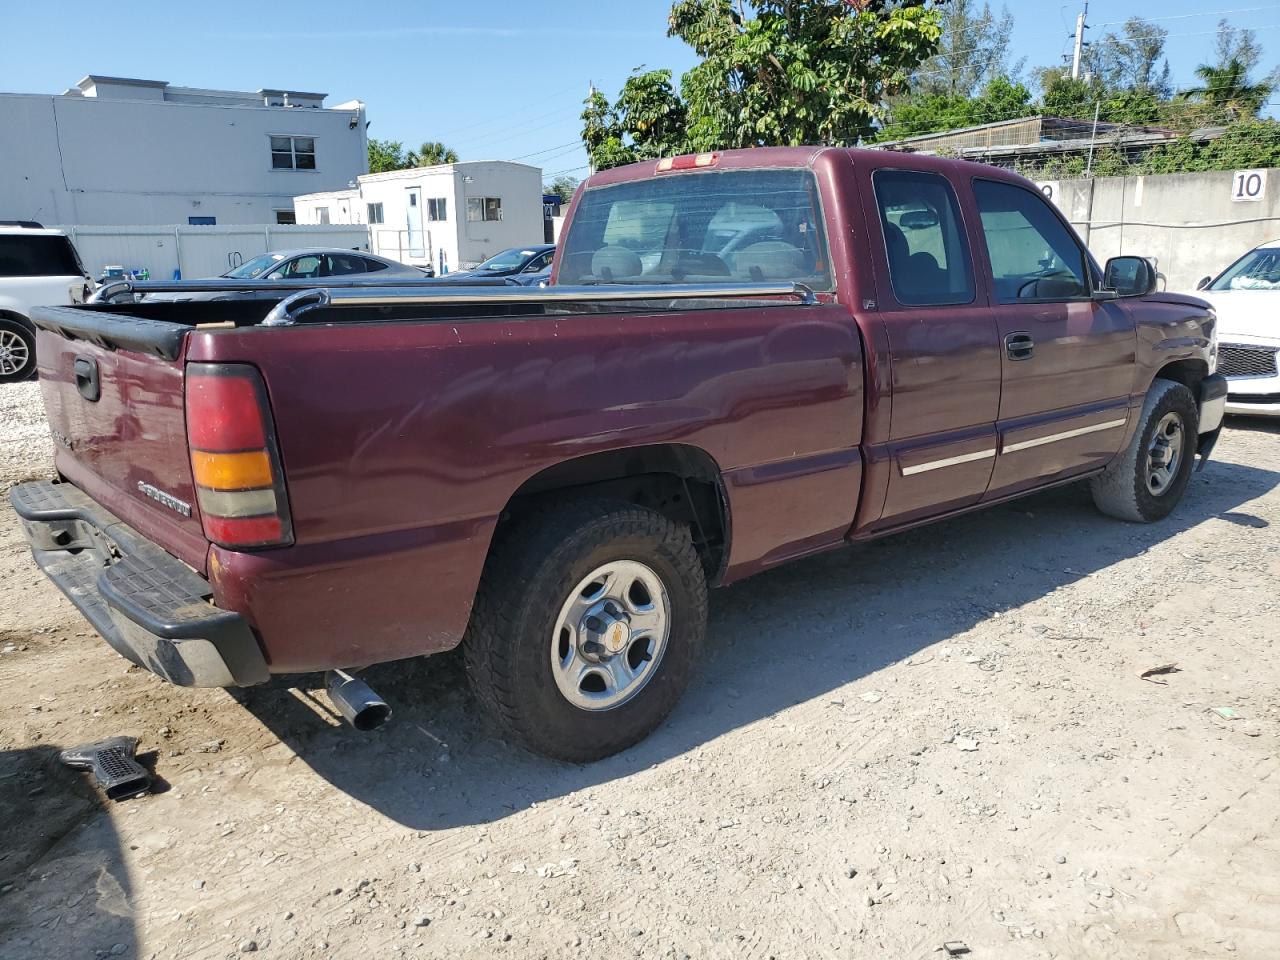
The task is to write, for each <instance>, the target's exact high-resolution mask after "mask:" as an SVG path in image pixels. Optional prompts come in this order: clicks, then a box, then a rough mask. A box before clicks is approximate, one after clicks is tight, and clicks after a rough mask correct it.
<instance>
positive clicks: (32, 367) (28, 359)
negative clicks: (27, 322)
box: [0, 318, 36, 383]
mask: <svg viewBox="0 0 1280 960" xmlns="http://www.w3.org/2000/svg"><path fill="white" fill-rule="evenodd" d="M35 372H36V338H35V334H33V333H32V332H31V331H30V330H28V329H27V328H26V327H24V326H23V325H22V324H21V323H19V322H18V321H16V320H8V319H4V318H0V383H17V382H18V381H19V380H26V379H28V378H29V377H30V376H31V375H32V374H33V373H35Z"/></svg>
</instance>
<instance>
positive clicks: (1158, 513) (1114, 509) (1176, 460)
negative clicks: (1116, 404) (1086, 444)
mask: <svg viewBox="0 0 1280 960" xmlns="http://www.w3.org/2000/svg"><path fill="white" fill-rule="evenodd" d="M1198 425H1199V411H1198V409H1197V407H1196V401H1195V397H1194V396H1192V393H1191V391H1190V390H1188V389H1187V388H1186V387H1185V386H1183V385H1182V384H1181V383H1175V382H1174V381H1172V380H1156V381H1155V382H1153V383H1152V384H1151V389H1150V390H1149V391H1147V399H1146V402H1145V403H1144V404H1143V405H1142V414H1141V419H1140V421H1139V423H1138V429H1137V430H1136V431H1135V432H1134V435H1133V439H1132V440H1131V441H1130V442H1129V445H1128V446H1127V447H1126V448H1125V449H1124V450H1122V451H1121V452H1120V454H1119V455H1118V456H1117V457H1116V459H1115V460H1113V461H1112V463H1111V465H1110V466H1109V467H1107V469H1106V470H1105V471H1104V472H1103V473H1101V474H1099V475H1098V476H1096V477H1094V478H1093V480H1092V481H1091V482H1090V489H1091V491H1092V493H1093V502H1094V503H1095V504H1096V505H1097V507H1098V509H1099V510H1101V511H1102V512H1103V513H1105V514H1107V515H1108V516H1112V517H1117V518H1118V519H1120V520H1129V521H1131V522H1133V523H1151V522H1153V521H1155V520H1162V519H1164V518H1165V517H1167V516H1168V515H1169V514H1170V513H1172V512H1173V508H1174V507H1176V506H1177V505H1178V502H1179V501H1180V500H1182V495H1183V494H1184V493H1185V492H1186V489H1187V484H1188V483H1189V482H1190V480H1191V468H1192V465H1193V464H1194V462H1195V456H1196V443H1197V440H1198V439H1199V435H1198V433H1197V428H1198Z"/></svg>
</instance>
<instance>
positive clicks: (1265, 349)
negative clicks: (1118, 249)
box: [1196, 240, 1280, 417]
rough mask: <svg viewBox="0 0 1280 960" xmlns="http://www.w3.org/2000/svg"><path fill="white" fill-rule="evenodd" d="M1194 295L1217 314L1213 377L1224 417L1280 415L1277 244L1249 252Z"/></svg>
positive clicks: (1279, 254)
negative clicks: (1219, 386)
mask: <svg viewBox="0 0 1280 960" xmlns="http://www.w3.org/2000/svg"><path fill="white" fill-rule="evenodd" d="M1196 296H1198V297H1201V298H1203V299H1205V300H1207V301H1209V303H1211V304H1213V307H1214V309H1215V310H1216V311H1217V313H1218V372H1219V373H1221V374H1222V375H1223V376H1225V377H1226V378H1227V412H1228V413H1242V414H1251V415H1254V416H1272V417H1274V416H1280V366H1278V365H1277V356H1278V355H1280V240H1273V241H1271V242H1270V243H1264V244H1263V245H1262V246H1260V247H1256V248H1254V249H1253V250H1250V251H1249V252H1248V253H1246V254H1245V255H1244V256H1243V257H1241V258H1240V259H1239V260H1237V261H1236V262H1235V263H1233V264H1232V265H1231V266H1229V267H1227V269H1226V270H1224V271H1223V272H1222V273H1220V274H1219V275H1218V276H1217V277H1205V278H1204V279H1203V280H1201V281H1200V283H1199V284H1198V285H1197V292H1196Z"/></svg>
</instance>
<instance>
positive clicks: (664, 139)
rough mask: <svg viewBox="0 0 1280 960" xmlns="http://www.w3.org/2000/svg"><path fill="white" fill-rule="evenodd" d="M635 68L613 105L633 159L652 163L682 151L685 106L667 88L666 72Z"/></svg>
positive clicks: (668, 84) (669, 87)
mask: <svg viewBox="0 0 1280 960" xmlns="http://www.w3.org/2000/svg"><path fill="white" fill-rule="evenodd" d="M642 71H643V68H642V67H637V68H636V69H635V70H633V71H632V73H631V76H629V77H628V78H627V81H626V83H624V84H623V85H622V92H621V93H620V94H619V95H618V99H617V101H616V102H615V103H614V105H613V109H614V112H615V113H616V115H617V118H618V122H619V124H620V125H621V127H622V132H623V134H624V135H625V136H626V138H627V139H629V141H630V143H631V151H632V154H633V156H634V158H635V159H636V160H652V159H655V158H657V157H663V156H667V155H668V154H672V153H679V152H681V151H682V150H683V149H684V140H685V106H684V102H683V101H682V100H681V99H680V97H679V96H677V95H676V92H675V89H674V88H673V87H672V86H671V71H670V70H649V71H643V72H642Z"/></svg>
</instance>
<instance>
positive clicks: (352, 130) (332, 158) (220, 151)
mask: <svg viewBox="0 0 1280 960" xmlns="http://www.w3.org/2000/svg"><path fill="white" fill-rule="evenodd" d="M353 118H355V125H354V126H352V119H353ZM0 130H2V131H4V133H3V135H0V219H5V220H9V219H27V220H38V221H40V222H42V223H76V224H122V223H127V224H137V223H156V224H167V223H181V224H186V223H187V218H188V217H192V216H200V217H216V218H217V222H218V225H220V226H221V225H223V224H244V223H274V222H275V211H277V210H286V211H288V210H292V209H293V198H294V197H295V196H296V195H298V194H302V193H313V192H315V191H318V190H336V189H341V188H343V187H346V186H347V184H348V182H349V181H351V180H354V179H355V178H356V177H357V176H359V175H360V174H361V173H363V172H364V171H365V170H366V169H367V164H368V158H367V148H366V139H365V129H364V113H363V111H362V110H360V109H343V110H336V109H332V110H316V109H306V108H297V109H285V108H281V107H246V106H230V107H228V106H213V105H200V104H190V103H173V102H164V101H154V100H136V99H129V100H123V99H114V98H99V97H71V96H43V95H32V94H9V93H4V94H0ZM272 134H276V135H284V134H294V135H302V136H309V137H314V138H315V139H316V167H317V169H315V170H273V169H272V168H271V149H270V140H269V137H270V135H272Z"/></svg>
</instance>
